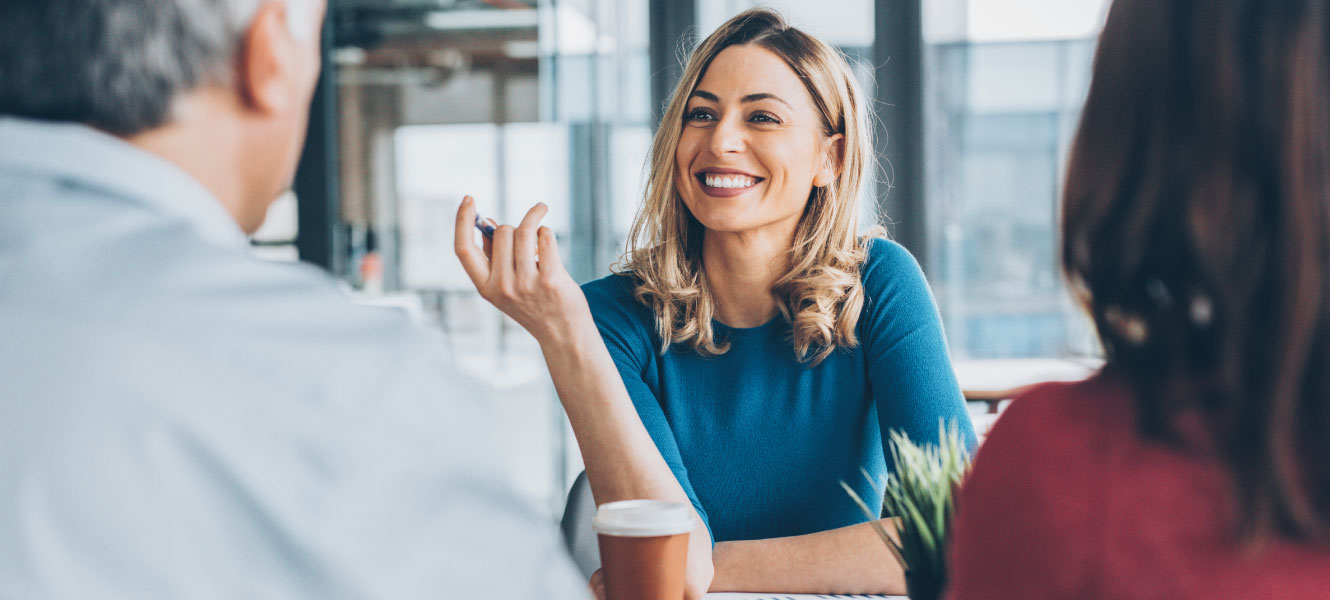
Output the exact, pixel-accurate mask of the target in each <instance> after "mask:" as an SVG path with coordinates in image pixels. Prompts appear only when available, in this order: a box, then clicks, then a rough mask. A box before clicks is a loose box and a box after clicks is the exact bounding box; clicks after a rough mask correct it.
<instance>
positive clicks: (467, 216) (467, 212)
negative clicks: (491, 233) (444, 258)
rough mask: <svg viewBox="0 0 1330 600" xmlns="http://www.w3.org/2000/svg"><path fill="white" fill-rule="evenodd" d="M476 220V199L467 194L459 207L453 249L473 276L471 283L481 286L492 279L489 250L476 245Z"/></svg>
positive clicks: (465, 268)
mask: <svg viewBox="0 0 1330 600" xmlns="http://www.w3.org/2000/svg"><path fill="white" fill-rule="evenodd" d="M475 221H476V201H475V200H474V199H472V198H471V196H467V197H465V198H463V199H462V205H461V206H459V207H457V223H456V225H455V230H454V231H453V251H454V252H456V253H457V258H458V260H460V261H462V269H464V270H466V274H467V276H468V277H470V278H471V283H473V284H475V285H476V287H480V286H481V285H482V284H484V283H485V282H487V281H489V279H490V261H489V260H487V259H486V256H487V255H488V254H489V252H488V251H486V252H483V253H482V251H481V249H480V248H478V247H476V242H475V240H474V239H473V237H474V236H473V234H472V233H471V228H472V226H473V225H474V223H475Z"/></svg>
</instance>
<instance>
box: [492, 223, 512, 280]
mask: <svg viewBox="0 0 1330 600" xmlns="http://www.w3.org/2000/svg"><path fill="white" fill-rule="evenodd" d="M514 231H515V230H514V229H513V226H512V225H500V226H498V227H497V228H495V229H494V235H493V236H491V246H490V249H491V250H490V285H491V286H494V285H497V286H498V287H499V290H500V291H501V292H503V293H505V294H509V295H511V293H512V291H513V289H514V287H513V276H514V273H513V232H514Z"/></svg>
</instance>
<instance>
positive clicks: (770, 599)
mask: <svg viewBox="0 0 1330 600" xmlns="http://www.w3.org/2000/svg"><path fill="white" fill-rule="evenodd" d="M832 599H836V600H909V598H908V597H907V596H869V595H864V594H860V595H857V596H856V595H845V594H771V593H765V594H749V593H742V594H736V593H730V592H726V593H714V594H707V595H706V596H703V597H702V600H832Z"/></svg>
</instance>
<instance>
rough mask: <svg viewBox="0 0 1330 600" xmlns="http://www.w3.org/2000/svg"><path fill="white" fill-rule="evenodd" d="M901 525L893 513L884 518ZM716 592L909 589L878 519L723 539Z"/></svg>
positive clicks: (713, 588) (888, 591) (890, 524)
mask: <svg viewBox="0 0 1330 600" xmlns="http://www.w3.org/2000/svg"><path fill="white" fill-rule="evenodd" d="M882 525H883V526H884V527H886V528H887V531H890V532H894V531H895V521H894V520H893V519H884V520H882ZM712 561H713V563H714V565H715V569H716V572H715V577H714V579H713V580H712V583H711V591H713V592H725V591H729V592H786V593H806V594H904V593H905V573H904V571H902V570H901V568H900V565H899V564H898V563H897V562H896V558H895V556H894V555H892V553H891V551H890V550H888V549H887V547H886V545H885V544H884V543H883V541H882V538H880V537H878V535H877V532H876V531H874V530H873V527H872V524H870V523H861V524H859V525H851V526H848V527H841V528H840V529H832V530H830V531H822V532H818V533H810V534H807V535H800V536H792V537H783V538H772V539H766V540H749V541H741V542H721V543H718V544H716V548H715V550H714V555H713V557H712Z"/></svg>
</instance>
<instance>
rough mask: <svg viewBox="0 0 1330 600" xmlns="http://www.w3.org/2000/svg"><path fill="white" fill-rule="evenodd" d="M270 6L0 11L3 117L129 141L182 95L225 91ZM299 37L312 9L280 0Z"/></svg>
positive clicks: (51, 0) (114, 1)
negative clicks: (70, 125) (88, 129)
mask: <svg viewBox="0 0 1330 600" xmlns="http://www.w3.org/2000/svg"><path fill="white" fill-rule="evenodd" d="M269 1H273V0H3V1H0V114H2V115H15V116H20V117H27V118H33V119H41V120H47V121H67V122H77V123H85V124H88V125H91V126H93V127H97V128H99V129H102V130H105V131H107V132H110V133H113V134H116V135H133V134H136V133H140V132H143V131H147V130H149V129H153V128H155V127H158V126H161V125H164V124H166V123H168V122H169V121H170V120H171V107H172V104H173V103H174V101H175V99H176V98H177V97H178V96H179V95H180V94H181V93H184V92H188V91H190V90H193V89H196V88H198V87H200V86H202V85H207V84H222V85H225V84H229V83H230V82H231V76H232V69H233V65H234V58H235V55H236V50H237V48H238V47H239V44H240V42H241V40H242V39H243V36H244V33H245V30H246V29H247V28H248V26H249V23H250V21H251V20H252V19H253V18H254V15H255V13H256V12H257V11H258V9H259V7H260V6H262V5H263V4H264V3H265V2H269ZM279 1H282V2H286V3H287V4H288V6H289V8H290V9H291V12H292V13H293V14H291V15H289V18H288V25H290V26H291V29H292V32H293V33H294V34H296V35H301V36H302V37H303V36H306V35H308V34H309V33H310V32H307V31H302V28H304V27H305V25H304V23H307V22H308V19H304V18H303V17H304V16H306V15H307V13H306V12H305V11H306V10H308V9H309V8H310V5H311V4H313V2H314V0H279Z"/></svg>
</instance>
